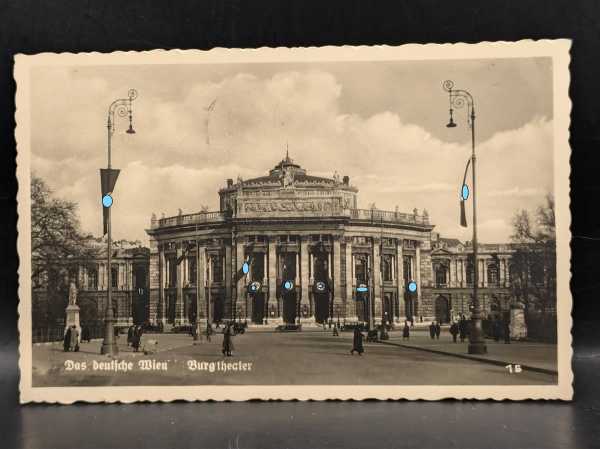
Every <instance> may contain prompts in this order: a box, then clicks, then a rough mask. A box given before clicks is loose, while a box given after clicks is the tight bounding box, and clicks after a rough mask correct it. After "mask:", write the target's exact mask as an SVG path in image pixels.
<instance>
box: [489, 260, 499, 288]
mask: <svg viewBox="0 0 600 449" xmlns="http://www.w3.org/2000/svg"><path fill="white" fill-rule="evenodd" d="M487 281H488V285H498V265H496V264H495V263H491V264H489V265H488V267H487Z"/></svg>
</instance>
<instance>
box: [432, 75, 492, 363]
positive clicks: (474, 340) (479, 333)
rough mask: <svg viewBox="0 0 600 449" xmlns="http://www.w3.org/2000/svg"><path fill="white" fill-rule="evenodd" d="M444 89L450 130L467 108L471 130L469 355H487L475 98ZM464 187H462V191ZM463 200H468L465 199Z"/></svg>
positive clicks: (446, 86) (451, 84) (450, 84)
mask: <svg viewBox="0 0 600 449" xmlns="http://www.w3.org/2000/svg"><path fill="white" fill-rule="evenodd" d="M443 88H444V90H445V91H446V92H448V99H449V101H450V111H449V112H450V121H449V122H448V124H447V125H446V127H448V128H455V127H456V123H454V118H453V115H452V114H453V111H454V108H458V109H460V108H462V107H464V106H465V104H466V106H467V119H468V124H469V128H471V170H472V171H471V173H472V178H473V186H472V188H471V190H472V196H473V265H474V270H473V271H474V273H473V313H472V315H471V331H470V332H469V348H468V352H469V354H485V353H486V352H487V346H486V344H485V340H484V338H483V328H482V323H481V319H482V311H481V306H480V304H479V298H478V296H477V289H478V287H479V285H478V284H479V273H478V271H479V270H478V264H477V262H478V260H477V253H478V247H477V196H476V195H477V189H476V186H477V183H476V176H475V174H476V169H475V167H476V158H475V103H474V101H473V96H472V95H471V94H470V93H469V92H468V91H466V90H461V89H454V82H453V81H451V80H446V81H444V83H443ZM462 189H463V186H461V191H462ZM463 200H466V198H464V197H463Z"/></svg>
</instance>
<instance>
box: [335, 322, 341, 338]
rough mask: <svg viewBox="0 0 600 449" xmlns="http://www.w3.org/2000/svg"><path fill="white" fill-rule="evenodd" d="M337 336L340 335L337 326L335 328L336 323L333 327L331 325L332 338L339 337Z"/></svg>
mask: <svg viewBox="0 0 600 449" xmlns="http://www.w3.org/2000/svg"><path fill="white" fill-rule="evenodd" d="M339 335H340V334H339V332H338V326H337V323H336V324H334V325H333V336H334V337H337V336H339Z"/></svg>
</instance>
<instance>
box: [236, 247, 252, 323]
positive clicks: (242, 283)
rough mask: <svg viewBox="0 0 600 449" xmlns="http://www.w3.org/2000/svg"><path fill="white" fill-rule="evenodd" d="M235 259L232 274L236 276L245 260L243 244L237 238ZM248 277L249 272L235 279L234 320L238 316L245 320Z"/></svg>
mask: <svg viewBox="0 0 600 449" xmlns="http://www.w3.org/2000/svg"><path fill="white" fill-rule="evenodd" d="M235 258H236V261H237V263H236V270H235V271H234V273H236V274H237V273H238V270H241V269H242V265H243V263H244V260H246V255H245V254H244V242H243V241H242V239H241V238H239V237H238V239H237V241H236V245H235ZM250 276H251V273H250V272H248V275H244V274H243V273H240V275H239V279H237V282H236V286H235V289H236V295H235V296H236V307H237V312H236V316H235V318H237V317H238V316H240V317H243V318H247V313H246V280H247V279H251V277H250Z"/></svg>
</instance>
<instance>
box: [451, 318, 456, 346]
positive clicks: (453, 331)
mask: <svg viewBox="0 0 600 449" xmlns="http://www.w3.org/2000/svg"><path fill="white" fill-rule="evenodd" d="M450 334H452V341H453V342H454V343H456V336H457V334H458V324H456V321H453V322H452V325H451V326H450Z"/></svg>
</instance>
